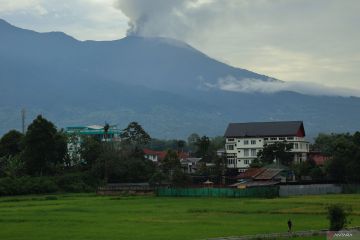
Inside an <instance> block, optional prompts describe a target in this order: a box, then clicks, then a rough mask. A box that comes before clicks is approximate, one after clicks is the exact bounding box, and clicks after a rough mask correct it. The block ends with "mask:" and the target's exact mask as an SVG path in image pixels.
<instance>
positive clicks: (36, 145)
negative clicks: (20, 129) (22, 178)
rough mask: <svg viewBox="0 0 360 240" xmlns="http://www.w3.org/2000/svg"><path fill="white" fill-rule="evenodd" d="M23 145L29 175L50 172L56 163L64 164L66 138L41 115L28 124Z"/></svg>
mask: <svg viewBox="0 0 360 240" xmlns="http://www.w3.org/2000/svg"><path fill="white" fill-rule="evenodd" d="M24 146H25V148H24V152H23V157H24V160H25V165H26V169H27V171H28V173H29V174H31V175H43V174H50V173H52V171H53V170H54V169H55V166H56V165H61V164H64V159H65V155H66V138H65V137H64V136H63V134H62V133H59V132H57V130H56V128H55V126H54V124H53V123H52V122H50V121H48V120H46V119H45V118H43V117H42V116H41V115H39V116H37V118H36V119H35V120H34V121H33V122H32V123H31V124H30V125H29V127H28V131H27V133H26V135H25V138H24Z"/></svg>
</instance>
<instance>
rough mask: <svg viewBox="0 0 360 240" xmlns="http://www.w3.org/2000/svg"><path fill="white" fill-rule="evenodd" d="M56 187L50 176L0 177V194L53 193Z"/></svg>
mask: <svg viewBox="0 0 360 240" xmlns="http://www.w3.org/2000/svg"><path fill="white" fill-rule="evenodd" d="M56 191H58V187H57V185H56V183H55V182H54V180H53V178H50V177H28V176H25V177H19V178H11V177H6V178H1V179H0V196H11V195H23V194H39V193H53V192H56Z"/></svg>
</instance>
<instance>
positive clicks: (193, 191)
mask: <svg viewBox="0 0 360 240" xmlns="http://www.w3.org/2000/svg"><path fill="white" fill-rule="evenodd" d="M156 195H157V196H161V197H233V198H241V197H263V198H274V197H278V196H279V187H277V186H273V187H257V188H246V189H236V188H158V189H156Z"/></svg>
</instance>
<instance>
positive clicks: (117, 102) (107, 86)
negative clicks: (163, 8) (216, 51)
mask: <svg viewBox="0 0 360 240" xmlns="http://www.w3.org/2000/svg"><path fill="white" fill-rule="evenodd" d="M0 41H1V44H0V135H1V134H2V133H4V132H6V131H8V130H9V129H11V128H17V129H19V128H20V127H21V119H20V110H21V109H22V108H26V109H27V112H28V118H27V119H29V121H30V119H31V118H33V117H35V115H36V114H38V113H42V114H44V115H45V117H48V118H49V119H50V120H52V121H54V122H55V123H56V124H57V125H58V126H59V127H66V126H71V125H92V124H102V123H104V122H105V121H106V122H110V123H111V124H118V125H120V126H124V127H125V126H126V124H127V123H128V122H130V121H138V122H140V123H141V124H142V125H144V127H145V129H146V130H148V131H149V132H150V134H151V135H152V136H154V137H162V138H178V137H182V138H185V137H187V136H188V135H189V134H191V133H193V132H197V133H199V134H206V135H210V136H214V135H222V134H223V133H224V130H225V128H226V126H227V125H228V123H229V122H252V121H276V120H286V121H288V120H303V121H304V125H305V129H306V131H307V133H308V136H310V137H311V136H314V135H315V134H316V133H318V132H347V131H354V130H358V128H359V126H358V122H360V111H357V109H360V100H359V98H356V97H353V98H344V97H324V96H307V95H304V94H299V93H295V92H279V93H274V94H264V93H235V92H228V91H223V90H220V89H218V88H216V87H211V86H217V84H218V82H219V79H222V78H226V77H228V76H232V77H234V78H235V79H237V80H240V81H241V80H242V79H247V80H248V81H249V80H257V81H269V80H272V81H278V80H276V79H273V78H271V77H269V76H265V75H262V74H258V73H254V72H251V71H248V70H245V69H240V68H235V67H232V66H229V65H226V64H224V63H222V62H220V61H217V60H215V59H212V58H210V57H208V56H207V55H206V54H204V53H201V52H200V51H198V50H196V49H195V48H193V47H191V46H190V45H188V44H186V43H183V42H181V41H177V40H173V39H166V38H143V37H134V36H133V37H126V38H123V39H120V40H115V41H78V40H76V39H74V38H72V37H71V36H68V35H66V34H64V33H61V32H51V33H37V32H34V31H30V30H24V29H20V28H17V27H14V26H12V25H10V24H9V23H7V22H6V21H4V20H0ZM209 86H210V87H209Z"/></svg>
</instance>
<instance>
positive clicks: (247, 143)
mask: <svg viewBox="0 0 360 240" xmlns="http://www.w3.org/2000/svg"><path fill="white" fill-rule="evenodd" d="M225 138H226V144H225V153H226V158H227V167H228V168H235V169H239V172H243V171H245V170H246V169H247V168H249V166H250V164H251V163H252V161H253V160H254V159H256V158H257V154H258V153H259V151H261V150H262V149H263V148H264V146H265V145H268V144H273V143H275V142H287V143H291V144H292V149H291V152H293V153H294V161H295V162H303V161H306V160H307V154H308V153H309V143H308V142H307V141H306V139H305V129H304V124H303V122H302V121H290V122H289V121H287V122H253V123H230V124H229V126H228V127H227V129H226V132H225Z"/></svg>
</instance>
